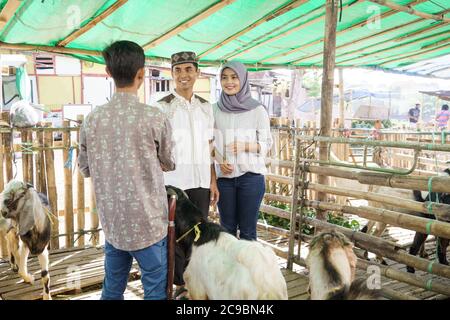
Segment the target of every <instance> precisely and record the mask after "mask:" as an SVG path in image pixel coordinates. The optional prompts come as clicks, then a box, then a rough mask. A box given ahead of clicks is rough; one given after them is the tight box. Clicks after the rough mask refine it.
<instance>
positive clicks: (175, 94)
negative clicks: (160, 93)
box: [170, 89, 197, 104]
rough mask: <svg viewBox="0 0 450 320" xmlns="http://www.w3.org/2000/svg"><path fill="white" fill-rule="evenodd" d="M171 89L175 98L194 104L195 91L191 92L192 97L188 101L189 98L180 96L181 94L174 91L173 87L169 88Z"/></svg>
mask: <svg viewBox="0 0 450 320" xmlns="http://www.w3.org/2000/svg"><path fill="white" fill-rule="evenodd" d="M170 91H171V93H172V94H173V95H174V96H175V98H177V99H179V100H181V101H183V102H185V103H188V104H194V103H195V102H196V101H195V100H196V99H197V98H196V97H195V93H193V94H192V97H191V101H190V102H189V100H187V99H186V98H185V97H183V96H181V95H179V94H178V93H177V92H176V91H175V89H172V90H170Z"/></svg>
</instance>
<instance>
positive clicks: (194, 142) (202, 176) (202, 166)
mask: <svg viewBox="0 0 450 320" xmlns="http://www.w3.org/2000/svg"><path fill="white" fill-rule="evenodd" d="M158 105H159V107H160V108H161V110H162V111H163V112H164V113H165V114H166V116H167V118H168V119H169V121H170V124H171V126H172V132H173V140H174V141H175V146H174V150H173V154H174V157H175V163H176V169H175V170H174V171H171V172H165V173H164V183H165V184H166V185H173V186H175V187H177V188H180V189H183V190H187V189H194V188H206V189H209V188H210V185H211V156H210V146H209V141H210V140H212V139H213V130H214V117H213V113H212V107H211V104H210V103H209V102H208V101H206V100H205V99H203V98H201V97H199V96H197V95H195V94H194V95H193V96H192V98H191V101H188V100H186V99H185V98H183V97H182V96H180V95H179V94H177V93H176V92H175V91H172V92H171V94H169V95H168V96H166V97H164V98H162V99H161V100H159V101H158Z"/></svg>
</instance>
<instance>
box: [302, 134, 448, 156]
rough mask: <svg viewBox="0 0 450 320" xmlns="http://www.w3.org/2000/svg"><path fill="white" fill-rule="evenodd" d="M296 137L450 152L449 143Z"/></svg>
mask: <svg viewBox="0 0 450 320" xmlns="http://www.w3.org/2000/svg"><path fill="white" fill-rule="evenodd" d="M297 139H300V140H303V141H310V142H329V143H346V144H358V145H364V146H373V147H377V146H378V147H390V148H405V149H414V150H428V151H443V152H450V145H446V144H437V143H436V144H429V143H411V142H402V141H400V142H398V141H382V140H361V139H347V138H332V137H326V136H302V135H299V136H297Z"/></svg>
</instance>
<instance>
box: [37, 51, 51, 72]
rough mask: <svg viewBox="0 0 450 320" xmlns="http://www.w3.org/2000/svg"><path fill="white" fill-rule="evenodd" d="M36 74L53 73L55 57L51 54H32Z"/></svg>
mask: <svg viewBox="0 0 450 320" xmlns="http://www.w3.org/2000/svg"><path fill="white" fill-rule="evenodd" d="M34 63H35V65H36V73H37V74H55V58H54V56H51V55H43V54H38V55H35V56H34Z"/></svg>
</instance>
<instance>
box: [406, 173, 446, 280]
mask: <svg viewBox="0 0 450 320" xmlns="http://www.w3.org/2000/svg"><path fill="white" fill-rule="evenodd" d="M444 172H445V173H447V174H448V175H450V169H445V170H444ZM414 197H415V200H416V201H419V202H425V201H436V199H438V200H439V203H443V204H448V205H450V194H448V193H440V192H432V193H431V199H430V194H428V195H427V196H426V198H423V196H422V192H420V191H418V190H414ZM420 215H421V216H422V217H423V218H428V219H433V220H434V219H436V218H435V216H434V215H433V214H427V213H420ZM449 222H450V221H449ZM427 238H428V235H427V234H424V233H420V232H416V234H415V235H414V240H413V243H412V245H411V247H410V248H409V254H412V255H416V254H417V253H418V252H419V251H420V248H423V247H424V245H425V241H426V240H427ZM437 243H438V248H437V249H438V251H437V253H436V254H437V256H438V260H439V263H441V264H445V265H448V260H447V247H448V244H449V239H445V238H442V237H438V238H437ZM406 269H407V271H408V272H411V273H414V272H415V269H414V268H413V267H410V266H407V267H406Z"/></svg>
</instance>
